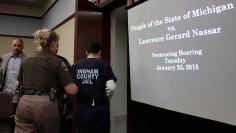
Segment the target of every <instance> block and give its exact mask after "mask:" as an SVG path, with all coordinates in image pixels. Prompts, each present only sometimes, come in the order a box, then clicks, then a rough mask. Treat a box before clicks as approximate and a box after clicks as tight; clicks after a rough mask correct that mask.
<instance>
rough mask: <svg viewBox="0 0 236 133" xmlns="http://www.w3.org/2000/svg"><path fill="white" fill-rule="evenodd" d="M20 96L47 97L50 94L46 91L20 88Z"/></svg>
mask: <svg viewBox="0 0 236 133" xmlns="http://www.w3.org/2000/svg"><path fill="white" fill-rule="evenodd" d="M21 95H36V96H49V95H50V92H49V91H46V90H36V89H29V88H21Z"/></svg>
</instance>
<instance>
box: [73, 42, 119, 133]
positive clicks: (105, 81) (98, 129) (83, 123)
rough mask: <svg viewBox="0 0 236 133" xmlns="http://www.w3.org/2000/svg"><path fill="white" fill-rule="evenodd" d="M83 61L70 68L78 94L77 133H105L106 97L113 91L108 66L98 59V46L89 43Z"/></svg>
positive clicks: (106, 126)
mask: <svg viewBox="0 0 236 133" xmlns="http://www.w3.org/2000/svg"><path fill="white" fill-rule="evenodd" d="M86 53H87V58H86V59H82V60H80V61H79V62H77V63H75V64H74V65H72V73H73V77H74V79H75V82H76V84H77V85H78V87H79V88H80V91H79V92H78V94H77V95H76V96H77V97H76V98H77V113H76V122H77V128H78V130H77V131H78V133H109V132H110V110H109V97H110V96H111V94H112V92H113V90H114V89H115V88H116V85H115V81H116V77H115V75H114V73H113V72H112V69H111V66H110V65H109V64H108V63H107V62H106V61H104V60H102V59H101V45H100V44H99V43H97V42H95V43H90V44H89V45H88V48H87V50H86Z"/></svg>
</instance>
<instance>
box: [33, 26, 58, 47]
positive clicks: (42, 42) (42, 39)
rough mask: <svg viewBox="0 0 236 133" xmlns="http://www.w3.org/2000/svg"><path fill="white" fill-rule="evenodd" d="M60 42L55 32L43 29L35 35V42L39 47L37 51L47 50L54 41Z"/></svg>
mask: <svg viewBox="0 0 236 133" xmlns="http://www.w3.org/2000/svg"><path fill="white" fill-rule="evenodd" d="M58 40H59V35H58V34H57V33H56V32H54V31H53V30H49V29H46V28H43V29H40V30H37V31H36V32H35V33H34V42H35V43H36V44H37V45H38V48H37V50H36V51H41V50H42V49H47V48H48V47H49V46H50V44H51V43H52V42H53V41H58Z"/></svg>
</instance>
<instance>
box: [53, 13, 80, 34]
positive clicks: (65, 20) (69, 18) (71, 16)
mask: <svg viewBox="0 0 236 133" xmlns="http://www.w3.org/2000/svg"><path fill="white" fill-rule="evenodd" d="M74 17H75V13H73V14H71V15H70V16H69V17H67V18H66V19H64V20H63V21H61V22H60V23H59V24H57V25H56V26H54V27H53V28H52V30H55V29H57V28H58V27H60V26H62V25H63V24H65V23H66V22H68V21H70V20H71V19H73V18H74Z"/></svg>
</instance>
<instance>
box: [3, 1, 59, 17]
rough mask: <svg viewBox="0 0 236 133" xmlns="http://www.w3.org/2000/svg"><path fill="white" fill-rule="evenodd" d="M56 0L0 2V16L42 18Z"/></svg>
mask: <svg viewBox="0 0 236 133" xmlns="http://www.w3.org/2000/svg"><path fill="white" fill-rule="evenodd" d="M56 1H57V0H0V14H7V15H19V16H29V17H42V16H43V15H44V14H45V12H46V11H47V10H48V9H49V8H50V7H51V6H52V5H53V4H54V3H55V2H56Z"/></svg>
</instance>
